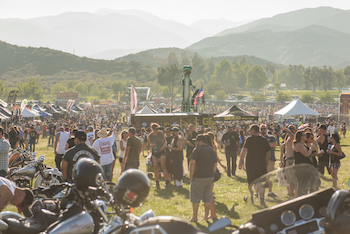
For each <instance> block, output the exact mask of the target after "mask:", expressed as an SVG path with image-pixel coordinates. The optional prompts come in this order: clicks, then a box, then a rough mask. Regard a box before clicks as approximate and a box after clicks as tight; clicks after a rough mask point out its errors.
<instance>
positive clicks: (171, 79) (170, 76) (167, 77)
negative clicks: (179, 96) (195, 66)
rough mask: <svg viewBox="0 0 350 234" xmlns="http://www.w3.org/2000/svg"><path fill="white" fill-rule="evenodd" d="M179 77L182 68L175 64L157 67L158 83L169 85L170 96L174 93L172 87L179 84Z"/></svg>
mask: <svg viewBox="0 0 350 234" xmlns="http://www.w3.org/2000/svg"><path fill="white" fill-rule="evenodd" d="M181 77H182V69H180V68H178V66H177V65H176V64H172V65H170V66H165V67H158V74H157V80H158V83H159V84H160V85H163V86H169V87H170V94H171V96H173V94H174V87H175V86H176V85H179V84H180V81H181Z"/></svg>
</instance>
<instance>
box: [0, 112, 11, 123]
mask: <svg viewBox="0 0 350 234" xmlns="http://www.w3.org/2000/svg"><path fill="white" fill-rule="evenodd" d="M10 119H11V118H10V117H8V116H6V115H3V114H1V113H0V120H1V121H8V120H10Z"/></svg>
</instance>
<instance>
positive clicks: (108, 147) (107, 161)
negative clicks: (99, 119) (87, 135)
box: [92, 128, 115, 181]
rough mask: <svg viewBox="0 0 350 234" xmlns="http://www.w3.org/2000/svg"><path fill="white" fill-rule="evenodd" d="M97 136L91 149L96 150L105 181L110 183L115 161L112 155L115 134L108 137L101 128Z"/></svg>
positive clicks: (105, 130) (104, 129)
mask: <svg viewBox="0 0 350 234" xmlns="http://www.w3.org/2000/svg"><path fill="white" fill-rule="evenodd" d="M97 135H98V136H99V137H100V138H98V139H97V140H95V142H94V144H93V145H92V147H93V148H94V149H95V150H97V152H98V154H99V155H100V157H101V159H100V160H101V166H102V168H103V170H104V173H105V180H107V181H112V175H113V173H112V166H113V161H114V160H115V158H114V155H113V148H112V146H113V144H114V141H115V134H114V132H113V134H112V135H110V136H108V131H107V129H106V128H102V129H101V130H100V131H99V132H98V133H97Z"/></svg>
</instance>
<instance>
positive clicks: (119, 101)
mask: <svg viewBox="0 0 350 234" xmlns="http://www.w3.org/2000/svg"><path fill="white" fill-rule="evenodd" d="M118 102H120V91H118Z"/></svg>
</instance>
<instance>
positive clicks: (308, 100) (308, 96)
mask: <svg viewBox="0 0 350 234" xmlns="http://www.w3.org/2000/svg"><path fill="white" fill-rule="evenodd" d="M300 100H301V101H302V102H304V103H313V102H314V97H313V96H311V94H309V93H304V94H303V95H302V96H301V98H300Z"/></svg>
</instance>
